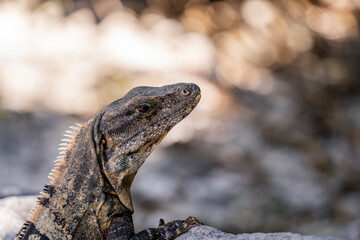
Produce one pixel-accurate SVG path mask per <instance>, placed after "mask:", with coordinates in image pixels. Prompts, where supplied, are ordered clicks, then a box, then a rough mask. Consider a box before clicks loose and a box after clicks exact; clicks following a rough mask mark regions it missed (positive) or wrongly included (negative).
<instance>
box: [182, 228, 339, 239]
mask: <svg viewBox="0 0 360 240" xmlns="http://www.w3.org/2000/svg"><path fill="white" fill-rule="evenodd" d="M176 239H177V240H198V239H205V240H212V239H224V240H226V239H231V240H285V239H286V240H340V239H339V238H331V237H325V238H323V237H315V236H304V235H300V234H296V233H243V234H231V233H225V232H222V231H220V230H219V229H216V228H213V227H210V226H206V225H202V226H198V227H192V228H190V229H189V231H188V232H186V233H184V234H182V235H180V236H179V237H178V238H176Z"/></svg>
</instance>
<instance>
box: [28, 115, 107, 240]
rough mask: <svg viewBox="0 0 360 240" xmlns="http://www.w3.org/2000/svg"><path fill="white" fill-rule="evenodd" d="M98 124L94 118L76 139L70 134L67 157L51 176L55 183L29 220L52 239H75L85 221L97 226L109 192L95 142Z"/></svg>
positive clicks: (77, 134)
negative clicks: (106, 194)
mask: <svg viewBox="0 0 360 240" xmlns="http://www.w3.org/2000/svg"><path fill="white" fill-rule="evenodd" d="M95 125H96V121H94V119H92V120H90V121H89V122H87V123H86V124H85V125H84V126H82V127H81V128H80V129H79V130H77V132H74V135H73V136H71V134H70V135H68V137H70V140H68V142H69V143H68V146H65V149H61V150H64V151H63V152H62V154H63V156H62V157H60V158H59V159H58V164H57V165H58V166H57V167H56V168H55V169H54V170H53V171H52V173H50V176H49V178H50V179H51V183H50V184H48V185H46V186H45V189H44V193H42V194H41V195H40V197H39V201H38V203H37V205H36V206H35V208H34V210H33V212H32V214H31V216H30V217H29V221H30V222H32V223H34V225H35V227H36V229H37V230H38V231H39V232H40V233H42V234H45V235H46V236H48V237H49V238H50V239H52V236H53V237H54V239H55V238H58V237H59V236H64V237H66V238H71V236H73V235H74V233H75V232H76V229H77V228H78V226H79V225H80V224H86V223H84V221H88V223H87V224H89V225H92V224H97V220H96V216H97V214H98V212H99V211H100V208H101V206H102V204H103V203H104V201H105V194H104V191H106V189H105V184H104V178H103V176H102V171H101V169H100V166H99V164H98V154H97V150H96V144H95V142H94V134H95V133H94V129H95V127H96V126H95ZM71 138H73V139H71ZM71 140H72V141H71ZM90 220H91V221H90ZM81 222H83V223H81ZM94 228H96V229H99V227H98V226H87V229H89V230H90V229H94ZM99 234H101V233H100V232H99Z"/></svg>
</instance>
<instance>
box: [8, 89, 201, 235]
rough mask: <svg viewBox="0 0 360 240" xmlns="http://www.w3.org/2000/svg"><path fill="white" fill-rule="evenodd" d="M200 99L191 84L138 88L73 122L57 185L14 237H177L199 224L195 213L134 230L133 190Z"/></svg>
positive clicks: (54, 177) (53, 182) (53, 181)
mask: <svg viewBox="0 0 360 240" xmlns="http://www.w3.org/2000/svg"><path fill="white" fill-rule="evenodd" d="M199 100H200V88H199V87H198V86H197V85H195V84H191V83H178V84H174V85H167V86H163V87H137V88H134V89H132V90H131V91H129V92H128V93H127V94H126V95H125V96H124V97H122V98H120V99H118V100H116V101H114V102H112V103H110V104H109V105H107V106H105V107H104V108H103V109H102V110H100V112H99V113H98V114H97V115H95V116H94V117H93V118H92V119H90V120H89V121H88V122H86V123H85V124H84V125H79V126H77V127H72V128H71V130H69V131H67V134H65V136H66V137H68V138H66V139H65V140H64V143H62V144H60V145H61V147H60V148H59V149H60V150H61V152H60V156H59V157H58V159H57V160H56V161H55V162H56V167H55V168H54V169H53V170H52V172H51V173H50V174H49V178H50V183H49V184H47V185H45V188H44V191H43V192H42V193H41V194H40V196H39V198H38V202H37V204H36V205H35V207H34V208H33V210H32V212H31V214H30V216H29V217H28V220H27V221H26V223H25V224H24V225H23V227H22V228H21V230H20V231H19V232H18V233H17V234H16V236H15V238H14V239H139V240H145V239H174V238H175V237H177V236H178V235H180V234H181V233H183V232H185V231H186V230H187V229H188V228H189V227H190V226H191V225H196V224H199V221H198V220H197V219H196V218H194V217H189V218H187V219H186V220H183V221H180V220H176V221H172V222H169V223H167V224H165V223H164V221H163V220H162V219H160V224H159V227H158V228H149V229H145V230H143V231H141V232H139V233H137V234H135V233H134V227H133V221H132V214H133V212H134V208H133V205H132V200H131V193H130V187H131V184H132V182H133V180H134V177H135V175H136V173H137V171H138V169H139V168H140V167H141V165H142V164H143V163H144V161H145V159H146V158H147V157H148V156H149V154H150V153H151V152H152V150H153V149H154V148H155V147H156V146H157V145H158V144H159V142H160V141H161V140H162V139H163V138H164V137H165V135H166V134H167V133H168V132H169V131H170V129H171V128H172V127H173V126H175V125H176V124H177V123H178V122H180V121H181V120H182V119H184V118H185V117H186V116H187V115H188V114H190V112H191V111H192V110H193V109H194V108H195V106H196V105H197V103H198V102H199ZM149 188H151V186H149Z"/></svg>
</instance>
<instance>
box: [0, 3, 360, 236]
mask: <svg viewBox="0 0 360 240" xmlns="http://www.w3.org/2000/svg"><path fill="white" fill-rule="evenodd" d="M359 20H360V1H359V0H297V1H293V0H276V1H275V0H274V1H266V0H223V1H221V0H218V1H215V0H124V1H123V2H122V4H120V2H119V1H116V0H92V1H90V0H88V1H86V0H76V1H75V0H74V1H71V0H62V1H60V0H52V1H46V0H30V1H29V0H28V1H25V0H12V1H6V0H3V1H0V166H1V167H0V198H1V199H0V238H4V237H5V235H6V234H7V233H9V232H11V231H17V230H18V228H19V227H20V226H21V224H22V223H23V221H24V218H26V216H27V215H28V212H29V210H30V208H31V207H32V205H33V204H34V202H35V197H34V196H33V195H37V194H38V192H39V191H40V190H41V189H42V187H43V185H44V184H45V183H47V182H48V179H47V175H48V173H49V171H50V169H51V168H53V166H54V164H53V160H55V158H56V156H57V154H58V150H57V147H58V144H59V143H60V140H61V138H62V135H63V133H64V131H65V130H67V129H68V126H69V125H74V124H75V123H76V122H80V123H82V122H85V121H86V120H87V119H89V118H90V117H91V116H93V115H94V114H96V112H97V111H98V110H99V109H100V108H101V107H102V106H104V105H106V104H107V103H109V102H110V101H112V100H115V99H117V98H119V97H121V96H122V95H123V94H125V93H126V92H127V91H129V90H130V89H131V88H133V87H135V86H140V85H151V86H162V85H165V84H171V83H175V82H194V83H196V84H198V85H199V86H200V88H201V89H202V100H201V102H200V104H199V105H198V107H197V108H196V109H195V111H194V112H193V113H192V114H191V115H190V116H189V117H188V118H187V119H185V120H184V121H183V122H182V123H180V124H179V125H178V126H176V127H175V128H174V129H173V131H172V132H171V133H170V134H169V135H168V136H167V138H166V139H165V140H164V141H163V143H162V144H161V145H160V146H159V148H158V149H156V150H155V151H154V153H153V154H152V155H151V156H150V158H149V159H148V160H147V161H146V163H145V164H144V166H143V167H142V168H141V169H140V171H139V173H138V175H137V177H136V179H135V181H134V184H133V188H132V191H133V198H134V205H135V214H134V221H135V225H136V231H139V230H142V229H143V228H146V227H154V226H157V224H158V220H159V218H160V217H162V218H164V219H165V220H166V221H170V220H173V219H184V218H186V217H187V216H189V215H191V216H196V217H197V218H199V219H200V220H201V221H202V222H204V223H205V224H208V225H211V226H214V227H217V228H219V229H221V230H223V231H227V232H232V233H242V232H279V231H291V232H297V233H301V234H310V235H318V236H333V237H342V238H347V239H351V240H355V239H360V147H359V146H360V81H359V76H360V67H359V66H360V65H359V64H360V38H359ZM19 196H22V197H19ZM23 196H26V197H23Z"/></svg>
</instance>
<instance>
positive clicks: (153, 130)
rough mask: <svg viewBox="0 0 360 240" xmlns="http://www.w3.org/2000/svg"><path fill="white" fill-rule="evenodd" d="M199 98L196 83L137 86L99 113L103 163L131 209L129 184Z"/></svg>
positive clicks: (105, 171)
mask: <svg viewBox="0 0 360 240" xmlns="http://www.w3.org/2000/svg"><path fill="white" fill-rule="evenodd" d="M199 100H200V88H199V87H198V86H197V85H195V84H190V83H189V84H188V83H179V84H174V85H167V86H163V87H137V88H134V89H132V90H131V91H130V92H128V93H127V94H126V95H125V96H124V97H123V98H121V99H119V100H116V101H114V102H112V103H110V104H109V105H108V106H106V107H105V108H104V109H103V110H102V113H101V114H99V116H100V118H101V119H99V120H98V126H97V130H96V131H95V134H94V135H95V141H96V142H97V143H98V147H97V148H98V152H99V159H100V165H101V166H102V170H103V172H104V174H105V176H106V177H107V179H108V180H109V182H110V184H111V186H112V188H113V190H114V192H115V193H116V194H117V195H118V197H119V199H120V201H121V203H122V204H123V205H124V206H125V207H127V208H128V209H129V210H130V211H133V206H132V201H131V194H130V187H131V183H132V181H133V179H134V177H135V174H136V173H137V171H138V169H139V168H140V167H141V165H142V164H143V162H144V160H145V159H146V158H147V157H148V156H149V154H150V153H151V152H152V150H153V149H154V148H155V147H156V146H157V145H158V144H159V142H160V141H161V140H162V139H163V138H164V137H165V135H166V134H167V133H168V132H169V131H170V129H171V128H172V127H174V126H175V125H176V124H177V123H178V122H180V121H181V120H182V119H184V118H185V117H186V116H187V115H188V114H190V112H191V111H192V110H193V109H194V108H195V106H196V105H197V103H198V102H199Z"/></svg>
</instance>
